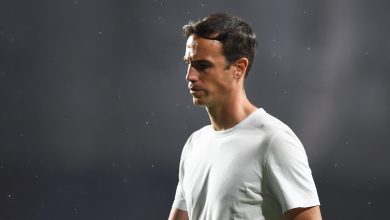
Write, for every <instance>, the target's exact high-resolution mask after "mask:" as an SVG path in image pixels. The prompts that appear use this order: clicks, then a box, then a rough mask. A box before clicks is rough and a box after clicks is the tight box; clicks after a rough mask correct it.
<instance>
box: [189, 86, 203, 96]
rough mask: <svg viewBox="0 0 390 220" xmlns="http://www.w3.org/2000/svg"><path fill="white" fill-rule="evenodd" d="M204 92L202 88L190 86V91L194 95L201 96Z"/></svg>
mask: <svg viewBox="0 0 390 220" xmlns="http://www.w3.org/2000/svg"><path fill="white" fill-rule="evenodd" d="M202 92H204V91H203V90H202V89H198V88H190V93H191V95H193V96H199V95H200V94H201V93H202Z"/></svg>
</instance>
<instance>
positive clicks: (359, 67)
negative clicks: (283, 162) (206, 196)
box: [0, 0, 390, 220]
mask: <svg viewBox="0 0 390 220" xmlns="http://www.w3.org/2000/svg"><path fill="white" fill-rule="evenodd" d="M389 9H390V2H389V1H385V0H383V1H380V0H374V1H369V0H354V1H352V0H343V1H339V0H327V1H309V0H305V1H280V0H275V1H264V0H261V1H259V0H243V1H232V0H231V1H222V0H212V1H211V0H205V1H195V0H194V1H182V0H172V1H169V0H167V1H165V0H145V1H141V0H138V1H124V0H118V1H108V0H93V1H92V0H67V1H64V0H62V1H58V0H57V1H56V0H55V1H50V0H37V1H27V0H26V1H23V0H1V1H0V219H1V220H11V219H15V220H16V219H17V220H19V219H21V220H24V219H34V220H35V219H44V220H46V219H56V220H62V219H64V220H68V219H88V220H89V219H110V220H111V219H137V220H138V219H145V220H153V219H167V216H168V213H169V210H170V207H171V204H172V201H173V197H174V192H175V189H176V184H177V175H178V165H179V158H180V153H181V149H182V147H183V144H184V142H185V141H186V139H187V137H188V136H189V135H190V134H191V133H192V132H193V131H195V130H196V129H198V128H200V127H202V126H203V125H205V124H208V123H209V121H208V117H207V113H206V112H205V110H204V109H202V108H199V107H194V106H193V105H192V102H191V96H190V95H189V93H188V90H187V87H186V81H185V72H186V66H185V64H184V63H183V61H182V57H183V55H184V47H185V41H186V39H184V38H183V37H182V36H181V27H182V26H183V25H184V24H185V23H187V22H188V21H189V20H190V19H194V20H196V19H199V18H202V17H204V16H206V15H208V14H210V13H213V12H227V13H231V14H234V15H238V16H240V17H242V18H244V19H246V20H247V21H248V22H249V23H250V24H251V25H252V27H253V29H254V30H255V32H256V34H257V36H258V38H259V47H258V52H257V55H256V58H255V63H254V66H253V69H252V71H251V73H250V75H249V78H248V81H247V94H248V96H249V98H250V99H251V100H252V101H253V102H254V103H255V104H256V105H257V106H259V107H263V108H264V109H265V110H266V111H267V112H269V113H270V114H272V115H274V116H276V117H278V118H279V119H281V120H282V121H284V122H285V123H286V124H288V125H289V126H290V127H291V128H292V129H293V130H294V131H295V132H296V134H297V135H298V136H299V137H300V139H301V141H302V142H303V144H304V145H305V148H306V151H307V154H308V156H309V161H310V164H311V167H312V171H313V174H314V177H315V180H316V184H317V187H318V191H319V195H320V200H321V202H322V212H323V217H324V219H332V220H337V219H343V220H345V219H375V220H377V219H388V207H389V205H390V203H389V201H388V197H389V195H390V176H389V173H390V172H389V167H390V160H389V153H390V149H389V144H388V141H389V131H390V129H389V123H390V117H389V112H390V111H389V110H390V101H389V100H390V99H389V97H390V95H389V94H390V93H389V92H390V84H389V78H390V77H389V73H390V71H389V70H390V14H389Z"/></svg>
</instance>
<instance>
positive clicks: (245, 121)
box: [209, 108, 265, 137]
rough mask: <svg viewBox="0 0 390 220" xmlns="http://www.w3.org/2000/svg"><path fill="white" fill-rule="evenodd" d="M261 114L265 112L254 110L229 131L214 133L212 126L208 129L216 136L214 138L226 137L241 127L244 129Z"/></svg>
mask: <svg viewBox="0 0 390 220" xmlns="http://www.w3.org/2000/svg"><path fill="white" fill-rule="evenodd" d="M262 112H265V111H264V109H263V108H258V109H256V110H255V111H254V112H252V113H251V114H249V115H248V116H247V117H246V118H244V119H243V120H242V121H240V122H239V123H238V124H236V125H235V126H233V127H231V128H229V129H226V130H222V131H216V130H214V128H213V126H212V125H209V129H210V130H211V132H212V133H213V134H214V135H215V136H216V137H223V136H227V135H231V134H233V133H235V132H236V131H238V130H240V129H241V128H242V127H244V126H245V125H247V124H248V123H249V122H250V121H252V119H253V118H254V117H255V116H256V115H257V114H260V113H262Z"/></svg>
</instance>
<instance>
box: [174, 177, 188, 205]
mask: <svg viewBox="0 0 390 220" xmlns="http://www.w3.org/2000/svg"><path fill="white" fill-rule="evenodd" d="M172 207H173V208H177V209H180V210H183V211H187V204H186V200H185V198H184V194H183V191H182V188H181V183H180V181H179V183H178V184H177V188H176V194H175V200H174V201H173V204H172Z"/></svg>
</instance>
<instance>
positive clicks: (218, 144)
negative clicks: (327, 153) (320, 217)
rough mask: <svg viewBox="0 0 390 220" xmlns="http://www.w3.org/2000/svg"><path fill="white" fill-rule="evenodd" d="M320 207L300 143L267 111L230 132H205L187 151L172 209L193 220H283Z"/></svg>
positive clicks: (188, 144) (208, 129) (192, 139)
mask: <svg viewBox="0 0 390 220" xmlns="http://www.w3.org/2000/svg"><path fill="white" fill-rule="evenodd" d="M319 204H320V203H319V199H318V195H317V190H316V187H315V184H314V181H313V177H312V174H311V170H310V168H309V165H308V160H307V156H306V153H305V150H304V148H303V146H302V144H301V142H300V141H299V139H298V138H297V137H296V136H295V134H294V133H293V131H292V130H291V129H290V128H289V127H288V126H287V125H285V124H284V123H282V122H281V121H279V120H278V119H276V118H275V117H273V116H271V115H269V114H268V113H266V112H265V111H264V109H262V108H260V109H257V110H256V111H255V112H253V113H252V114H251V115H249V116H248V117H247V118H245V119H244V120H243V121H241V122H240V123H239V124H237V125H236V126H234V127H233V128H230V129H228V130H224V131H215V130H214V129H213V128H212V127H211V125H208V126H205V127H203V128H202V129H200V130H198V131H196V132H194V133H193V134H192V135H191V136H190V137H189V139H188V140H187V142H186V144H185V146H184V148H183V151H182V155H181V160H180V167H179V183H178V185H177V190H176V195H175V200H174V202H173V205H172V207H174V208H178V209H180V210H184V211H187V212H188V215H189V219H190V220H229V219H246V220H264V219H267V220H280V219H282V215H283V214H282V213H284V212H286V211H287V210H289V209H292V208H297V207H312V206H317V205H319Z"/></svg>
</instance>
